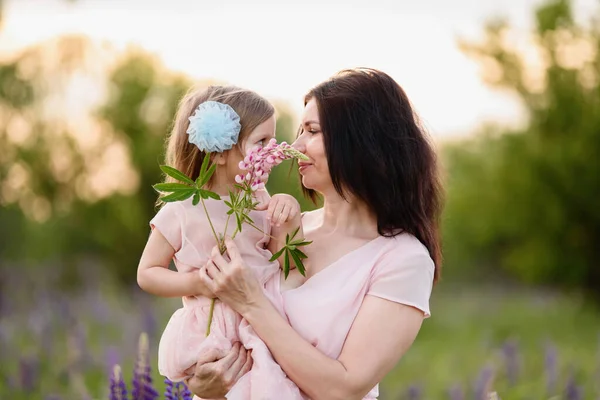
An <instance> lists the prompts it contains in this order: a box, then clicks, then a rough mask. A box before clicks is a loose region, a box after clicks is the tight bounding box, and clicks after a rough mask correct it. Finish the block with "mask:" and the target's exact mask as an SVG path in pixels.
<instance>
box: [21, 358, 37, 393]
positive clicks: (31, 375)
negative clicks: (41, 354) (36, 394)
mask: <svg viewBox="0 0 600 400" xmlns="http://www.w3.org/2000/svg"><path fill="white" fill-rule="evenodd" d="M39 370H40V362H39V360H38V359H37V358H36V357H28V358H21V359H20V360H19V383H20V386H21V389H23V390H24V391H26V392H28V393H31V392H33V390H34V389H35V385H36V383H38V382H39Z"/></svg>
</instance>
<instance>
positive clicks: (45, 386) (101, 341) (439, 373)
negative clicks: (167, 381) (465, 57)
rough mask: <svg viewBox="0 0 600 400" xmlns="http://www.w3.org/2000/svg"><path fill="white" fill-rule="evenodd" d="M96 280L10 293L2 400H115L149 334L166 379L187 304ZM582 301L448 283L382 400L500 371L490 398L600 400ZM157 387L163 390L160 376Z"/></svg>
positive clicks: (594, 318)
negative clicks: (113, 370) (166, 359)
mask: <svg viewBox="0 0 600 400" xmlns="http://www.w3.org/2000/svg"><path fill="white" fill-rule="evenodd" d="M90 281H92V282H96V283H94V284H93V285H87V286H86V288H85V290H83V289H82V290H80V291H79V294H70V293H58V292H55V293H46V292H44V291H43V289H42V288H43V287H44V286H43V280H41V282H40V283H39V286H38V285H36V284H35V283H33V282H29V281H28V282H20V284H17V282H13V284H11V285H8V286H7V288H8V290H5V291H4V292H3V293H2V303H1V304H2V314H1V315H2V317H1V319H0V341H1V342H0V345H1V346H2V347H1V348H0V350H1V351H0V377H2V379H1V381H0V382H1V384H0V398H2V399H13V400H20V399H50V398H55V399H84V398H90V399H103V398H108V381H109V376H108V374H109V372H108V371H109V370H110V367H111V365H113V364H115V363H119V364H121V365H122V367H123V370H124V374H125V379H126V381H128V382H129V381H130V380H131V376H132V370H133V368H134V362H135V358H136V352H137V350H136V348H137V346H136V343H137V339H138V337H139V335H140V333H141V332H142V331H146V332H148V333H149V335H150V342H151V350H150V357H151V362H152V363H153V368H154V370H155V366H156V365H155V362H156V346H157V342H158V338H159V337H160V332H161V330H162V328H163V327H164V325H165V324H166V322H167V320H168V317H169V315H170V313H171V312H172V310H174V309H175V308H176V307H178V306H179V301H178V300H176V299H171V300H165V299H155V298H151V297H150V296H147V295H145V294H143V293H141V291H139V290H138V289H137V288H135V287H133V288H132V289H131V290H129V291H126V290H116V289H115V287H116V286H115V285H112V284H109V283H105V284H98V283H97V282H107V281H106V280H105V278H102V279H99V278H96V279H90ZM9 282H10V281H9ZM25 283H26V284H25ZM11 287H13V288H17V287H20V288H23V287H27V288H29V289H30V290H27V291H26V292H25V291H22V290H19V291H16V292H12V291H11V289H10V288H11ZM582 304H583V303H582V300H581V299H579V298H578V297H577V296H574V295H569V296H568V295H564V294H563V295H561V294H555V293H552V292H549V291H541V290H528V289H515V288H514V289H512V290H510V289H500V288H497V287H494V286H490V287H484V286H482V285H473V286H468V285H465V284H462V285H454V284H450V283H448V284H443V285H440V286H439V287H438V288H437V289H436V290H435V292H434V296H433V299H432V314H433V316H432V318H430V319H428V320H427V321H426V322H425V324H424V326H423V328H422V331H421V333H420V334H419V336H418V338H417V341H416V342H415V344H414V345H413V347H412V348H411V349H410V350H409V352H408V353H407V354H406V355H405V357H404V358H403V359H402V360H401V362H400V363H399V365H398V366H397V368H396V370H395V371H394V372H393V373H391V374H390V375H389V376H388V377H387V378H386V379H385V381H384V382H383V383H382V385H381V386H382V387H381V399H383V400H386V399H394V400H395V399H419V398H421V399H451V398H453V399H459V398H465V399H466V398H475V397H474V395H475V390H476V389H475V387H476V386H477V385H478V384H477V382H476V381H477V379H478V377H479V376H480V374H482V371H485V368H486V367H489V368H491V369H492V370H493V372H494V378H495V379H494V381H493V383H492V384H491V386H490V390H493V391H497V392H498V394H499V395H500V397H501V398H502V399H522V400H524V399H550V398H552V397H554V396H558V397H556V398H563V395H565V393H567V391H569V390H570V391H571V392H573V391H574V394H575V395H577V394H578V393H582V395H581V397H564V398H580V399H594V400H596V399H597V398H598V396H600V387H599V386H600V385H599V383H600V347H599V344H600V313H598V312H597V311H596V310H593V309H591V308H590V307H589V306H587V307H586V306H583V305H582ZM552 348H555V349H556V378H555V382H554V388H553V389H552V390H551V392H550V393H549V392H548V391H547V386H548V384H547V379H548V378H549V374H550V375H552V365H551V360H550V363H549V362H548V361H546V357H548V356H550V357H551V356H552V350H551V349H552ZM549 349H550V350H549ZM551 358H552V357H551ZM507 366H510V372H509V371H507ZM509 374H512V375H514V376H512V379H513V380H514V381H513V382H511V381H510V376H509ZM550 378H551V377H550ZM551 380H553V379H551ZM571 380H572V381H573V382H574V383H571V382H570V381H571ZM154 381H155V383H156V387H157V389H158V390H159V391H160V392H162V391H164V384H163V383H162V378H161V377H159V376H158V375H157V374H156V371H154ZM479 386H481V384H479ZM569 387H575V389H573V388H571V389H569ZM451 389H453V390H454V393H453V394H454V397H451V396H450V394H451V393H450V390H451ZM460 391H462V392H463V393H464V396H465V397H460V396H459V393H458V392H460ZM577 391H579V392H577ZM52 396H55V397H52Z"/></svg>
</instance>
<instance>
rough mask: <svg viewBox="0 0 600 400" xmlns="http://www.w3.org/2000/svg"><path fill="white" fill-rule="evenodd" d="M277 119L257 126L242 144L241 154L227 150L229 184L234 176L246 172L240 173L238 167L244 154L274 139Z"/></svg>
mask: <svg viewBox="0 0 600 400" xmlns="http://www.w3.org/2000/svg"><path fill="white" fill-rule="evenodd" d="M276 122H277V119H276V118H275V115H273V116H272V117H271V118H269V119H268V120H266V121H265V122H263V123H262V124H260V125H258V126H257V127H256V128H255V129H254V130H253V131H252V132H250V134H249V135H248V136H247V137H246V140H245V141H244V142H243V143H242V146H241V147H242V152H243V154H242V153H240V152H239V151H237V149H235V148H233V149H231V150H229V154H228V155H227V164H226V169H227V178H228V180H229V181H230V182H235V176H236V175H240V174H245V173H246V171H242V170H241V169H240V167H239V163H240V161H242V160H243V159H244V157H245V156H246V154H247V153H248V152H249V151H250V150H251V149H253V148H254V147H256V146H265V145H266V144H267V143H269V140H271V139H273V138H274V137H275V125H276Z"/></svg>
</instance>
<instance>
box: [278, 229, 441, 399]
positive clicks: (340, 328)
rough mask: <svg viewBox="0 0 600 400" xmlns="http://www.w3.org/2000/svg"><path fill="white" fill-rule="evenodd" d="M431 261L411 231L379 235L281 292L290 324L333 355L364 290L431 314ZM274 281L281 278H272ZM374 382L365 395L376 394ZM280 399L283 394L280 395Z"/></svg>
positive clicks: (351, 320) (336, 355) (375, 395)
mask: <svg viewBox="0 0 600 400" xmlns="http://www.w3.org/2000/svg"><path fill="white" fill-rule="evenodd" d="M433 272H434V264H433V260H432V259H431V257H430V256H429V252H428V250H427V248H426V247H425V246H423V245H422V244H421V242H420V241H419V240H417V239H416V238H415V237H414V236H412V235H409V234H400V235H398V236H396V237H394V238H388V237H383V236H379V237H377V238H376V239H373V240H372V241H370V242H368V243H366V244H365V245H363V246H362V247H359V248H358V249H356V250H354V251H351V252H350V253H348V254H346V255H344V256H342V257H341V258H339V259H338V260H337V261H335V262H333V263H332V264H330V265H329V266H328V267H326V268H325V269H323V270H321V271H320V272H318V273H317V274H315V275H313V276H312V277H311V278H309V279H308V280H307V281H306V282H305V283H304V284H303V285H302V286H300V287H298V288H295V289H291V290H287V291H285V292H283V293H282V294H281V298H282V301H283V304H284V309H285V312H286V314H287V317H288V320H289V322H290V325H291V326H292V327H293V328H294V330H295V331H296V332H298V333H299V334H300V335H301V336H302V337H303V338H304V339H306V340H307V341H308V342H310V343H311V344H312V345H313V346H315V347H316V348H317V349H319V350H320V351H321V352H322V353H324V354H325V355H327V356H329V357H331V358H333V359H337V358H338V357H339V356H340V353H341V351H342V347H343V346H344V341H345V340H346V336H347V335H348V332H349V331H350V328H351V326H352V323H353V321H354V319H355V318H356V315H357V314H358V310H359V308H360V306H361V304H362V302H363V299H364V298H365V296H367V295H371V296H376V297H380V298H383V299H387V300H391V301H394V302H398V303H402V304H407V305H410V306H413V307H416V308H418V309H420V310H421V311H423V313H424V315H425V317H426V318H428V317H429V316H430V311H429V297H430V294H431V290H432V286H433ZM274 280H275V282H276V285H279V282H280V279H277V278H275V279H274ZM378 387H379V385H376V386H375V387H374V388H373V389H372V390H371V391H370V392H369V393H368V395H367V396H366V397H364V399H376V398H377V396H378V395H379V390H378ZM280 399H286V397H284V396H282V397H280Z"/></svg>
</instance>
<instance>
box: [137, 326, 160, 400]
mask: <svg viewBox="0 0 600 400" xmlns="http://www.w3.org/2000/svg"><path fill="white" fill-rule="evenodd" d="M131 396H132V399H133V400H156V399H158V397H159V396H158V392H157V391H156V389H154V386H152V374H151V368H150V362H149V356H148V335H147V334H146V333H145V332H144V333H142V334H141V335H140V340H139V343H138V358H137V362H136V366H135V370H134V372H133V390H132V392H131Z"/></svg>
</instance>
